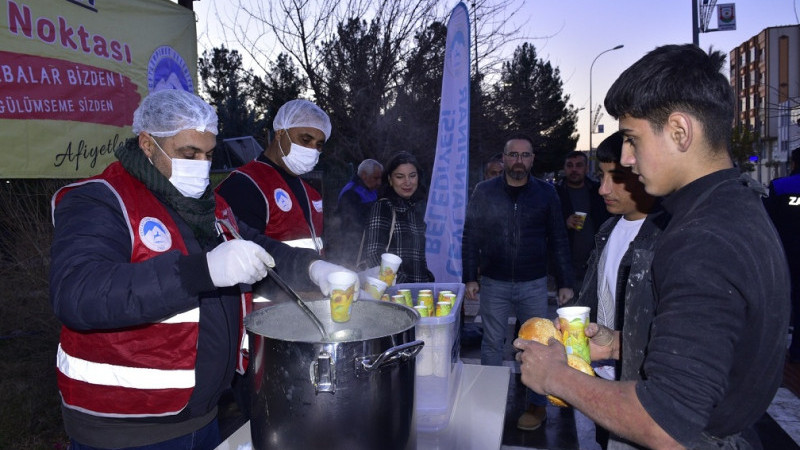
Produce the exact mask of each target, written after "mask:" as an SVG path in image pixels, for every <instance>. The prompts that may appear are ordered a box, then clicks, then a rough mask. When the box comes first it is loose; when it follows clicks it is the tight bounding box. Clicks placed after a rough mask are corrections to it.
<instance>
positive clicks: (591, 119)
mask: <svg viewBox="0 0 800 450" xmlns="http://www.w3.org/2000/svg"><path fill="white" fill-rule="evenodd" d="M622 47H624V45H622V44H620V45H618V46H616V47H614V48H610V49H608V50H603V51H602V52H600V54H598V55H597V56H595V57H594V60H592V65H591V66H589V164H590V165H592V166H593V165H594V159H593V157H594V148H593V147H592V133H594V117H592V116H593V115H594V105H592V69H594V62H595V61H597V58H599V57H601V56H603V55H604V54H606V53H608V52H612V51H614V50H619V49H621V48H622Z"/></svg>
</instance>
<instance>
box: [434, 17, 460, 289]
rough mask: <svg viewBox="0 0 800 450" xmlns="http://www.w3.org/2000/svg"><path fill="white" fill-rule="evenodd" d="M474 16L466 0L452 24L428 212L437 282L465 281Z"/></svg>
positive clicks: (446, 56) (446, 52) (446, 57)
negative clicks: (471, 20) (463, 254)
mask: <svg viewBox="0 0 800 450" xmlns="http://www.w3.org/2000/svg"><path fill="white" fill-rule="evenodd" d="M469 43H470V35H469V14H468V12H467V7H466V6H465V5H464V3H463V2H460V3H459V4H458V5H456V7H455V8H453V11H452V12H451V13H450V20H449V21H448V22H447V43H446V48H445V54H444V76H443V78H442V101H441V106H440V109H439V131H438V135H437V137H436V158H435V160H434V163H433V173H432V174H431V188H430V193H429V194H428V207H427V209H426V210H425V224H426V225H427V231H426V233H425V256H426V258H427V263H428V268H429V269H430V270H431V272H433V274H434V276H435V277H436V281H437V282H445V283H447V282H451V283H452V282H457V283H460V282H461V236H462V234H463V233H464V216H465V214H466V209H467V208H466V207H467V173H468V167H469V71H470V63H469V54H470V52H469Z"/></svg>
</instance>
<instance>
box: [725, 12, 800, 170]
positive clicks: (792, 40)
mask: <svg viewBox="0 0 800 450" xmlns="http://www.w3.org/2000/svg"><path fill="white" fill-rule="evenodd" d="M728 60H729V63H730V70H731V72H730V80H731V85H732V86H733V90H734V92H735V94H736V106H735V108H736V116H735V124H734V125H741V126H744V127H747V128H749V129H750V130H751V131H753V132H756V133H758V137H759V139H758V140H757V141H756V143H755V144H754V146H755V148H754V151H755V152H756V155H758V161H757V162H756V173H754V174H753V176H754V178H756V179H757V180H759V181H761V182H762V183H765V184H766V183H768V182H769V181H770V180H771V179H772V178H775V177H778V176H784V175H786V174H787V167H788V160H789V153H790V152H791V150H792V149H794V148H796V147H798V146H800V122H798V121H800V25H790V26H776V27H769V28H765V29H764V30H762V31H761V32H760V33H758V34H757V35H755V36H753V37H752V38H750V39H748V40H747V41H745V42H743V43H742V44H741V45H739V46H738V47H736V48H734V49H733V50H732V51H731V52H730V55H729V58H728Z"/></svg>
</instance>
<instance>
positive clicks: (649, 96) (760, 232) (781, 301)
mask: <svg viewBox="0 0 800 450" xmlns="http://www.w3.org/2000/svg"><path fill="white" fill-rule="evenodd" d="M724 62H725V56H724V54H722V53H721V52H719V51H715V52H712V53H711V54H706V53H705V52H703V51H702V50H701V49H699V48H698V47H696V46H693V45H689V44H686V45H667V46H663V47H658V48H656V49H655V50H653V51H651V52H650V53H648V54H647V55H645V56H644V57H643V58H642V59H640V60H639V61H637V62H636V63H634V64H633V66H631V67H630V68H628V69H627V70H625V72H623V73H622V75H621V76H620V78H619V79H617V81H615V82H614V84H613V85H612V87H611V89H610V90H609V92H608V95H607V96H606V100H605V106H606V109H607V110H608V112H609V114H611V115H612V116H614V117H616V118H618V119H619V122H620V123H619V125H620V131H621V132H622V133H623V136H624V144H623V147H622V159H621V162H622V164H623V165H624V166H626V167H632V168H633V172H634V173H636V174H638V176H639V180H641V181H642V183H644V185H645V189H646V191H647V193H648V194H650V195H653V196H659V197H665V198H664V200H663V201H662V206H663V208H664V210H665V211H666V212H667V213H668V214H670V216H671V218H670V222H669V224H668V225H667V226H666V228H665V229H664V231H663V232H662V233H661V235H660V236H659V238H658V240H657V242H656V244H655V246H654V248H653V250H652V251H651V252H645V253H642V254H641V255H640V257H641V258H645V259H649V260H650V261H651V262H650V264H649V267H648V268H647V269H646V270H643V271H641V272H639V273H637V274H636V276H637V277H641V278H642V279H643V282H645V283H648V284H650V286H651V289H652V292H653V294H654V297H655V305H657V307H656V308H646V309H645V310H643V311H644V312H646V313H648V314H652V318H651V319H650V320H643V321H640V322H638V323H637V325H636V326H635V327H633V328H632V329H631V330H630V331H626V332H625V333H620V332H619V331H612V330H611V329H609V328H607V327H600V326H598V325H597V324H589V326H588V327H587V329H586V335H587V336H590V337H591V342H590V349H591V356H592V359H593V360H597V359H608V358H614V359H619V358H620V356H622V357H623V358H626V357H627V355H625V354H621V353H622V352H621V348H624V346H625V345H627V342H628V341H629V340H630V339H633V340H634V341H636V342H643V343H644V345H645V346H646V347H644V348H640V349H638V350H640V351H644V350H645V349H646V353H645V355H644V358H643V361H642V364H641V366H640V367H638V368H637V378H636V379H634V380H623V381H608V380H602V379H598V378H594V377H589V376H587V375H585V374H582V373H580V372H577V371H575V370H573V369H571V368H569V367H568V366H567V364H566V358H565V355H564V348H563V347H562V346H561V345H559V344H558V343H552V342H551V345H550V346H544V345H541V344H538V343H536V342H532V341H524V340H519V339H518V340H516V341H515V343H514V345H515V346H516V347H517V348H518V349H520V350H523V351H522V352H521V353H519V354H518V355H517V358H518V360H519V361H520V362H521V363H522V365H521V371H522V381H523V383H525V384H526V385H527V386H528V387H530V388H532V389H534V390H535V391H536V392H539V393H544V394H550V395H555V396H557V397H559V398H562V399H564V400H565V401H566V402H567V403H569V404H571V405H573V406H574V407H575V408H577V409H578V410H580V411H581V412H582V413H583V414H585V415H586V416H588V417H589V418H590V419H592V420H593V421H594V422H595V423H596V424H598V425H600V426H602V427H603V428H606V429H608V430H609V431H611V432H612V433H614V434H615V435H617V436H620V437H621V438H622V439H625V440H627V441H629V442H630V443H632V444H638V445H642V446H646V447H649V448H683V447H688V448H731V449H733V448H761V445H760V442H759V441H758V436H757V435H756V433H755V431H754V430H753V428H752V427H753V425H754V424H755V422H756V421H757V420H758V419H759V418H760V417H761V416H762V415H763V414H764V412H765V411H766V408H767V407H768V406H769V404H770V402H771V401H772V399H773V397H774V395H775V392H776V391H777V389H778V387H779V386H780V384H781V381H782V375H783V364H784V357H785V349H786V329H787V326H788V322H789V312H790V308H789V273H788V269H787V266H786V261H785V258H784V257H783V253H782V252H783V250H782V248H781V245H780V240H779V238H778V235H777V233H776V232H775V229H774V228H773V227H772V225H771V223H770V219H769V217H768V216H767V214H766V211H765V210H764V208H763V206H762V205H761V200H760V195H759V191H763V186H761V185H760V184H759V183H756V182H754V181H753V180H752V179H750V178H749V177H747V176H742V175H741V174H740V173H739V171H738V169H736V168H734V167H733V163H732V160H731V157H730V154H729V152H728V146H729V143H730V138H731V123H732V122H733V111H734V95H733V91H732V89H731V86H730V83H729V82H728V80H727V78H726V77H725V75H723V74H722V73H721V72H720V70H721V69H722V67H723V64H724ZM630 300H631V301H632V302H637V301H640V299H639V298H631V299H630ZM628 319H630V318H629V317H628V318H626V320H628ZM623 363H624V359H623ZM612 444H614V445H613V446H612V445H609V448H615V449H616V448H630V446H628V445H627V444H626V443H624V442H614V443H612Z"/></svg>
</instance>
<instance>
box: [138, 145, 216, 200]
mask: <svg viewBox="0 0 800 450" xmlns="http://www.w3.org/2000/svg"><path fill="white" fill-rule="evenodd" d="M151 139H152V137H151ZM153 142H154V143H155V144H156V147H158V149H159V150H161V153H163V154H164V156H166V157H167V158H168V159H169V160H170V161H172V176H171V177H169V182H170V183H172V185H173V186H175V189H177V190H178V192H180V193H181V194H183V196H184V197H192V198H200V197H202V196H203V194H204V193H205V192H206V188H207V187H208V184H209V178H208V174H209V172H211V161H203V160H199V159H180V158H170V157H169V155H168V154H167V152H165V151H164V149H163V148H161V146H160V145H158V142H156V140H155V139H153Z"/></svg>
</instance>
